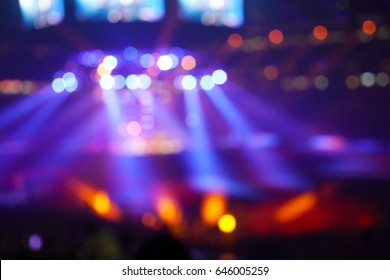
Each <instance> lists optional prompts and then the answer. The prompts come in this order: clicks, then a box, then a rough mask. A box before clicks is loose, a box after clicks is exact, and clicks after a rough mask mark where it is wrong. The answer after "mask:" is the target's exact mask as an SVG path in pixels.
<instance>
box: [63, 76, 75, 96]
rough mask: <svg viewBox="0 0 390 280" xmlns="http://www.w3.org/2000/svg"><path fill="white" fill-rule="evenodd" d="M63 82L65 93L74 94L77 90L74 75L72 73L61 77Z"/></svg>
mask: <svg viewBox="0 0 390 280" xmlns="http://www.w3.org/2000/svg"><path fill="white" fill-rule="evenodd" d="M63 81H64V83H65V90H66V91H67V92H74V91H75V90H76V89H77V86H78V82H77V79H76V76H75V74H73V73H72V72H68V73H65V74H64V76H63Z"/></svg>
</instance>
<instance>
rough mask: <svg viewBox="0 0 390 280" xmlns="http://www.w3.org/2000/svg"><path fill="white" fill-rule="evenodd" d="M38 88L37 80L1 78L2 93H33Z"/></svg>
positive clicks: (0, 91) (0, 88) (0, 87)
mask: <svg viewBox="0 0 390 280" xmlns="http://www.w3.org/2000/svg"><path fill="white" fill-rule="evenodd" d="M37 88H38V85H37V83H36V82H33V81H22V80H10V79H7V80H0V93H2V94H26V95H29V94H32V93H34V92H35V91H36V90H37Z"/></svg>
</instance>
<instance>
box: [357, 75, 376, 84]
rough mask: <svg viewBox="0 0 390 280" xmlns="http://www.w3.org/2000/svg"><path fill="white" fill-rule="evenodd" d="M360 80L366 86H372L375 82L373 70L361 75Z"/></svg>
mask: <svg viewBox="0 0 390 280" xmlns="http://www.w3.org/2000/svg"><path fill="white" fill-rule="evenodd" d="M360 82H361V83H362V85H363V86H365V87H372V86H373V85H374V84H375V75H374V74H373V73H371V72H365V73H363V74H362V75H361V76H360Z"/></svg>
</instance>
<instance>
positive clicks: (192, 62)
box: [181, 55, 196, 71]
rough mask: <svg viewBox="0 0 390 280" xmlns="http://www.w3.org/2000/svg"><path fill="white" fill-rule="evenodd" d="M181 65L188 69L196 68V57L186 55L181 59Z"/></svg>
mask: <svg viewBox="0 0 390 280" xmlns="http://www.w3.org/2000/svg"><path fill="white" fill-rule="evenodd" d="M181 67H183V69H184V70H187V71H189V70H192V69H194V68H195V67H196V59H195V58H194V57H193V56H191V55H186V56H185V57H183V58H182V60H181Z"/></svg>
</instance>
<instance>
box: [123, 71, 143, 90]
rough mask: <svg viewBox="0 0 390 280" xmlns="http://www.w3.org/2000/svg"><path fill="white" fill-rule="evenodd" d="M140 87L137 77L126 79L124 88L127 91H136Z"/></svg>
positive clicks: (132, 76)
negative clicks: (125, 87)
mask: <svg viewBox="0 0 390 280" xmlns="http://www.w3.org/2000/svg"><path fill="white" fill-rule="evenodd" d="M139 85H140V79H139V77H138V76H137V75H134V74H132V75H129V76H127V78H126V86H127V88H128V89H137V88H138V87H139Z"/></svg>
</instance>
